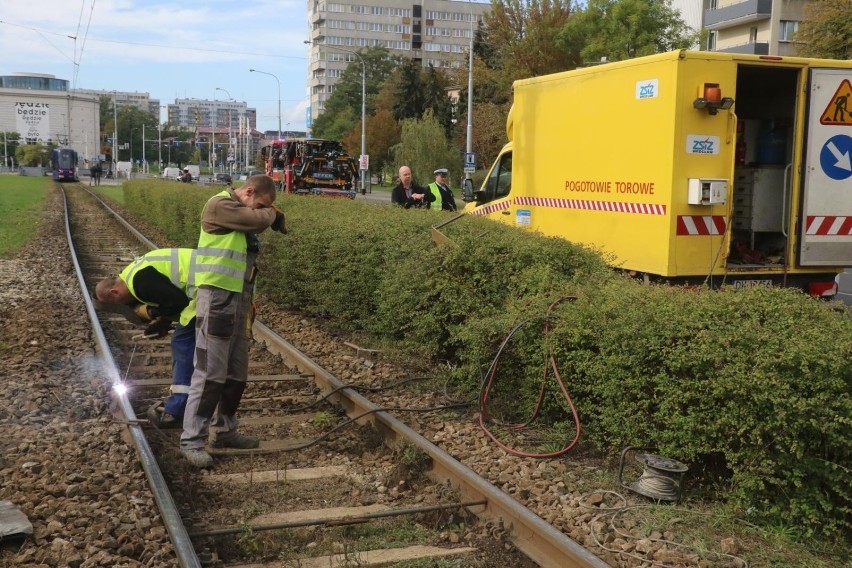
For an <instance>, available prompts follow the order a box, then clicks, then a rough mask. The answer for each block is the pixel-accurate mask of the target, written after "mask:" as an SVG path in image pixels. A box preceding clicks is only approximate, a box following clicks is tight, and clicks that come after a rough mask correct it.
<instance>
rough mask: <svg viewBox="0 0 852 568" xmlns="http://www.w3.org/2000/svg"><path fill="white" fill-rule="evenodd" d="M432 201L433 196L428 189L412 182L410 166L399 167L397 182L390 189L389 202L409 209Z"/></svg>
mask: <svg viewBox="0 0 852 568" xmlns="http://www.w3.org/2000/svg"><path fill="white" fill-rule="evenodd" d="M433 201H435V196H434V195H432V193H431V192H430V191H429V190H427V189H426V188H424V187H421V186H419V185H417V184H416V183H414V178H412V176H411V168H409V167H408V166H402V167H401V168H399V183H398V184H396V187H394V188H393V190H392V191H391V203H393V204H394V205H399V206H400V207H404V208H405V209H410V208H412V207H416V208H420V207H424V206H427V205H428V204H429V203H431V202H433Z"/></svg>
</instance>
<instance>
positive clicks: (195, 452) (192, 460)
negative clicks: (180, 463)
mask: <svg viewBox="0 0 852 568" xmlns="http://www.w3.org/2000/svg"><path fill="white" fill-rule="evenodd" d="M180 453H182V454H183V457H185V458H186V461H188V462H189V465H191V466H192V467H197V468H200V469H204V468H208V467H212V466H213V458H212V457H211V456H210V454H208V453H207V451H206V450H205V449H204V448H182V449H181V451H180Z"/></svg>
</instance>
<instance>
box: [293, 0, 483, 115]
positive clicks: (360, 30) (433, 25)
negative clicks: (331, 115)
mask: <svg viewBox="0 0 852 568" xmlns="http://www.w3.org/2000/svg"><path fill="white" fill-rule="evenodd" d="M489 7H490V4H489V3H481V2H470V1H458V0H421V1H420V2H417V3H412V2H410V1H409V2H406V1H405V0H402V1H400V0H367V1H366V3H364V2H353V1H352V0H308V27H309V36H308V39H309V48H308V90H309V92H310V108H309V109H308V112H307V118H308V128H309V129H310V123H311V121H312V120H313V119H315V118H316V117H317V116H319V115H320V114H321V113H322V111H323V109H324V108H325V102H326V100H328V97H330V96H331V94H332V93H333V92H334V87H335V85H336V84H337V82H338V81H339V80H340V77H341V76H342V75H343V71H344V70H345V69H346V67H347V66H348V65H349V64H350V63H352V62H353V61H354V62H355V63H356V64H360V62H361V60H360V58H359V56H358V55H357V54H358V52H359V51H361V50H365V49H368V48H370V47H375V46H382V47H385V48H387V49H388V50H389V51H390V52H391V53H392V54H395V55H401V56H403V57H407V58H410V59H413V60H415V61H417V62H419V63H420V64H421V65H423V67H424V68H426V67H428V66H429V65H432V66H433V67H436V68H459V67H466V66H467V56H466V54H467V50H468V49H469V47H470V42H471V37H472V35H473V33H474V32H475V30H476V27H477V25H478V23H477V22H478V21H479V20H480V19H481V17H482V15H483V14H484V13H485V12H486V11H488V9H489Z"/></svg>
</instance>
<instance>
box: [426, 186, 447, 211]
mask: <svg viewBox="0 0 852 568" xmlns="http://www.w3.org/2000/svg"><path fill="white" fill-rule="evenodd" d="M429 190H430V191H431V192H432V195H434V196H435V201H433V202H432V203H430V204H429V209H436V210H438V211H440V210H441V209H442V208H443V203H444V201H443V199H441V190H440V189H438V184H437V182H432V183H430V184H429Z"/></svg>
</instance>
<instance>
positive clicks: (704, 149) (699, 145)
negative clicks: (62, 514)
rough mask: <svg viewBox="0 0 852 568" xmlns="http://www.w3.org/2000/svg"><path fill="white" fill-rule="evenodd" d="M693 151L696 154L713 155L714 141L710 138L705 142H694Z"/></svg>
mask: <svg viewBox="0 0 852 568" xmlns="http://www.w3.org/2000/svg"><path fill="white" fill-rule="evenodd" d="M692 151H693V152H694V153H696V154H712V153H713V141H712V140H710V139H709V138H707V139H705V140H693V141H692Z"/></svg>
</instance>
